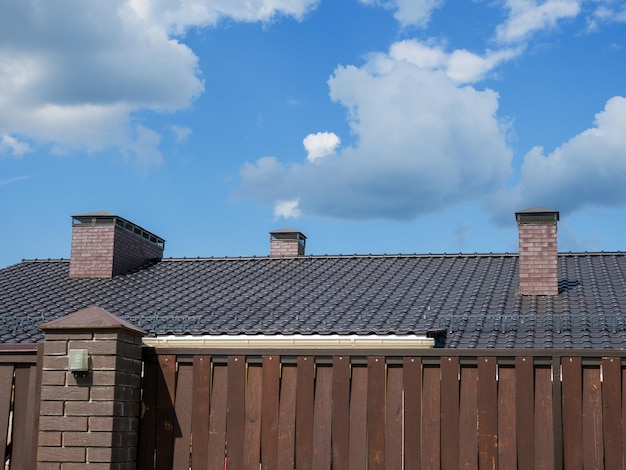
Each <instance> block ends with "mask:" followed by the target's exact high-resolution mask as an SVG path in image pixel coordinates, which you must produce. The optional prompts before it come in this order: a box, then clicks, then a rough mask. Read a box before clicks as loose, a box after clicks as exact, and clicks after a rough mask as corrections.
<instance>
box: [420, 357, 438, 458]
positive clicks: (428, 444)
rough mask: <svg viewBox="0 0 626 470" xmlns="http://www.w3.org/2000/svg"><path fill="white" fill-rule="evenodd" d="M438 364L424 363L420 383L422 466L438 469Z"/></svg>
mask: <svg viewBox="0 0 626 470" xmlns="http://www.w3.org/2000/svg"><path fill="white" fill-rule="evenodd" d="M440 372H441V369H440V367H439V365H431V364H425V365H424V368H423V385H422V429H423V430H424V432H423V433H422V468H423V469H424V470H431V469H432V470H438V469H439V468H440V467H441V458H440V453H441V440H440V434H441V414H440V409H439V407H440V403H441V399H440V381H439V376H440Z"/></svg>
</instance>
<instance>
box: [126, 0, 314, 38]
mask: <svg viewBox="0 0 626 470" xmlns="http://www.w3.org/2000/svg"><path fill="white" fill-rule="evenodd" d="M319 1H320V0H130V3H131V4H132V6H133V8H134V10H135V11H136V12H137V13H138V14H139V16H140V17H141V18H142V19H144V20H149V21H151V22H154V23H158V24H160V25H162V26H164V27H165V28H166V29H167V30H168V31H169V32H171V33H174V34H184V32H185V31H186V30H187V29H188V28H189V27H192V26H214V25H216V24H217V23H218V22H219V21H220V20H223V19H230V20H234V21H240V22H256V21H261V22H267V21H271V20H272V19H274V18H275V17H277V16H282V15H286V16H292V17H294V18H296V19H298V20H301V19H303V18H304V16H305V15H306V14H307V13H309V12H310V11H311V10H313V9H314V8H315V7H316V6H317V5H318V3H319Z"/></svg>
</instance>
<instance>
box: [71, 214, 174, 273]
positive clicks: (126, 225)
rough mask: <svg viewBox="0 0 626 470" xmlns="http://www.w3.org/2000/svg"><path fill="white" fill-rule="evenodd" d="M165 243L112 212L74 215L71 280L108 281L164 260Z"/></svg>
mask: <svg viewBox="0 0 626 470" xmlns="http://www.w3.org/2000/svg"><path fill="white" fill-rule="evenodd" d="M164 247H165V240H163V239H162V238H159V237H157V236H156V235H154V234H152V233H150V232H148V231H147V230H144V229H142V228H141V227H139V226H138V225H135V224H133V223H132V222H129V221H128V220H126V219H123V218H121V217H118V216H116V215H113V214H110V213H108V212H94V213H90V214H83V215H74V216H72V253H71V256H70V277H73V278H108V277H113V276H116V275H118V274H124V273H126V272H128V271H130V270H132V269H135V268H138V267H140V266H143V265H144V264H146V263H148V262H150V261H155V260H160V259H161V258H162V257H163V249H164Z"/></svg>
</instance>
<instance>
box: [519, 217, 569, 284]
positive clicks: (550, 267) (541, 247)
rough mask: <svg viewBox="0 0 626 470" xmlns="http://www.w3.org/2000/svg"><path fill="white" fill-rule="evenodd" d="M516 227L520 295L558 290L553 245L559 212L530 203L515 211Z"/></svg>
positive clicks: (555, 250) (555, 248) (555, 249)
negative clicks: (528, 206) (527, 206)
mask: <svg viewBox="0 0 626 470" xmlns="http://www.w3.org/2000/svg"><path fill="white" fill-rule="evenodd" d="M515 217H516V219H517V227H518V229H519V292H520V294H522V295H557V294H558V293H559V279H558V271H559V269H558V257H557V246H556V233H557V222H558V221H559V213H558V212H557V211H553V210H550V209H544V208H543V207H533V208H531V209H526V210H523V211H520V212H516V213H515Z"/></svg>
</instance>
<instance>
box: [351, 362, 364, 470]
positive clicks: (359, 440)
mask: <svg viewBox="0 0 626 470" xmlns="http://www.w3.org/2000/svg"><path fill="white" fill-rule="evenodd" d="M349 459H350V462H349V464H350V470H361V469H364V468H367V367H362V366H354V365H353V366H352V390H351V395H350V457H349Z"/></svg>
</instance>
